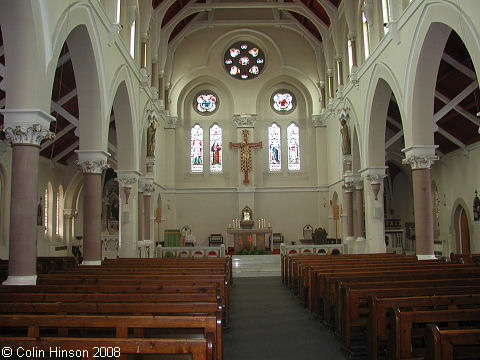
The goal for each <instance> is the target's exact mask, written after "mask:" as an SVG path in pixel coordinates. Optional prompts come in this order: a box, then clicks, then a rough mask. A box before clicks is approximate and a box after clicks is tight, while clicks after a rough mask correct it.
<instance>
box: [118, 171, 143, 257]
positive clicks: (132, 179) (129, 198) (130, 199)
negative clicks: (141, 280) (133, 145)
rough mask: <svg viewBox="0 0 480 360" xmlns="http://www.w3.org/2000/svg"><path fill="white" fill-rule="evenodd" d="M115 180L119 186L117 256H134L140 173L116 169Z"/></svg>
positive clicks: (135, 251)
mask: <svg viewBox="0 0 480 360" xmlns="http://www.w3.org/2000/svg"><path fill="white" fill-rule="evenodd" d="M115 172H116V173H117V180H118V183H119V185H120V187H121V190H123V191H120V211H119V214H120V229H119V233H120V244H119V249H118V256H120V257H130V258H132V257H136V255H137V236H138V233H137V229H135V226H136V225H138V224H137V223H136V221H133V219H134V217H135V216H136V215H134V214H137V211H138V210H137V209H136V207H137V205H138V201H137V196H138V195H137V194H138V192H137V182H138V178H139V176H140V173H139V172H137V171H133V170H116V171H115Z"/></svg>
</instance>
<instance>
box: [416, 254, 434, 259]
mask: <svg viewBox="0 0 480 360" xmlns="http://www.w3.org/2000/svg"><path fill="white" fill-rule="evenodd" d="M417 259H418V260H437V257H436V256H435V255H420V254H417Z"/></svg>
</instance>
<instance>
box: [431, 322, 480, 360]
mask: <svg viewBox="0 0 480 360" xmlns="http://www.w3.org/2000/svg"><path fill="white" fill-rule="evenodd" d="M425 346H426V352H425V359H426V360H454V359H462V360H475V359H478V357H479V356H478V354H480V328H476V329H461V330H439V329H438V326H436V325H434V324H428V325H427V328H426V330H425Z"/></svg>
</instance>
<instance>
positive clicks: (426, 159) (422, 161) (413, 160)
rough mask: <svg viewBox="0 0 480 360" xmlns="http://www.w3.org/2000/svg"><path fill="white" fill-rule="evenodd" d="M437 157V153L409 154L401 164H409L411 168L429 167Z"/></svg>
mask: <svg viewBox="0 0 480 360" xmlns="http://www.w3.org/2000/svg"><path fill="white" fill-rule="evenodd" d="M438 159H439V157H438V155H424V156H416V155H411V156H408V157H407V158H406V159H403V160H402V164H404V165H410V167H411V168H412V170H417V169H430V168H431V167H432V165H433V163H434V162H435V161H437V160H438Z"/></svg>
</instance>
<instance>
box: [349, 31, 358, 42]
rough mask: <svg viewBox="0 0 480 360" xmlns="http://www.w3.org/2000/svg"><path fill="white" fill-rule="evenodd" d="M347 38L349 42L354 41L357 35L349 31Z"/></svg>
mask: <svg viewBox="0 0 480 360" xmlns="http://www.w3.org/2000/svg"><path fill="white" fill-rule="evenodd" d="M347 38H348V40H350V41H355V40H356V39H357V33H356V32H354V31H351V32H349V33H348V35H347Z"/></svg>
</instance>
